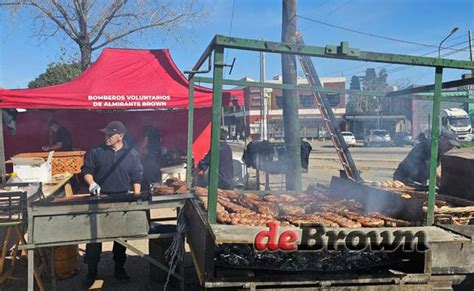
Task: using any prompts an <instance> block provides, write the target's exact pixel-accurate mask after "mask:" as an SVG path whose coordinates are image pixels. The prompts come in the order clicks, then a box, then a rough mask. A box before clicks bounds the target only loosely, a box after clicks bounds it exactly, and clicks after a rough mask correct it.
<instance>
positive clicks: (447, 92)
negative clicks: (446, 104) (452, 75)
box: [414, 90, 474, 98]
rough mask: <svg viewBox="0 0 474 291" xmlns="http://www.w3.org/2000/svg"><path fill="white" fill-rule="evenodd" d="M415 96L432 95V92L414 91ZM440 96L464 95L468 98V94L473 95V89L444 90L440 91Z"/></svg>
mask: <svg viewBox="0 0 474 291" xmlns="http://www.w3.org/2000/svg"><path fill="white" fill-rule="evenodd" d="M414 95H416V96H433V95H434V93H430V92H425V93H416V94H414ZM441 96H442V97H465V98H469V96H473V97H474V90H457V91H444V92H441Z"/></svg>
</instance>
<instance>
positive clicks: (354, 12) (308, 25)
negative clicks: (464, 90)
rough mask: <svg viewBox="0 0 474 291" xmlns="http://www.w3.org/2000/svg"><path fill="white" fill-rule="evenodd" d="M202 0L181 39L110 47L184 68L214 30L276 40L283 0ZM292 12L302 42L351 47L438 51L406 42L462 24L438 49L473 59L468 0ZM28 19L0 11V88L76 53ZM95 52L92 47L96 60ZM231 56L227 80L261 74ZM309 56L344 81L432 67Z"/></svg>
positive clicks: (313, 2) (269, 61)
mask: <svg viewBox="0 0 474 291" xmlns="http://www.w3.org/2000/svg"><path fill="white" fill-rule="evenodd" d="M102 1H105V0H102ZM201 3H202V5H203V6H204V7H205V9H206V11H208V13H209V15H208V16H207V17H206V18H205V19H203V21H199V22H195V23H188V24H186V26H185V27H184V28H182V30H181V35H182V37H181V39H180V40H176V39H167V38H166V37H163V36H162V34H160V32H149V33H146V34H145V35H144V36H143V37H139V36H135V37H132V38H131V39H130V42H129V43H127V44H125V45H124V44H123V43H121V44H117V45H115V46H116V47H128V48H146V49H160V48H169V49H170V52H171V55H172V57H173V59H174V61H175V62H176V64H177V65H178V67H179V69H180V70H181V71H184V70H189V69H190V68H192V67H193V66H194V64H195V63H196V62H197V60H198V59H199V57H200V56H201V54H202V53H203V51H204V50H205V48H206V47H207V45H208V44H209V42H210V41H211V40H212V38H213V36H214V35H216V34H221V35H230V36H235V37H241V38H250V39H262V40H269V41H281V15H282V1H280V0H259V1H257V0H214V1H211V0H203V1H201ZM297 15H298V19H297V27H298V30H299V31H301V33H302V35H303V37H304V39H305V42H306V44H310V45H314V46H321V47H324V46H326V45H327V44H331V45H338V44H339V43H340V42H341V41H348V42H349V46H350V47H353V48H359V49H361V50H365V51H374V52H385V53H397V54H409V55H425V56H433V57H436V56H437V55H438V51H437V49H436V48H433V47H425V46H422V45H415V44H410V43H406V42H416V43H419V44H428V45H434V46H438V45H439V43H440V41H441V40H442V39H443V38H444V37H445V36H447V35H448V34H449V32H450V31H451V30H452V29H453V28H454V27H459V30H458V31H457V32H456V33H455V34H453V35H452V36H451V37H450V38H449V39H448V40H447V41H446V42H444V44H443V47H452V49H451V50H447V49H446V50H445V49H443V50H441V55H442V56H443V55H444V56H445V58H452V59H458V60H469V57H470V56H469V50H468V44H469V42H468V30H474V1H473V0H384V1H380V0H299V1H297ZM307 18H309V19H311V20H308V19H307ZM321 22H323V23H326V24H327V25H324V24H321ZM31 24H32V20H31V18H30V16H29V15H27V14H25V15H19V16H18V17H17V18H16V19H15V20H11V19H10V18H8V17H7V16H6V14H5V12H4V11H1V10H0V42H1V44H0V87H3V88H11V89H13V88H25V87H27V85H28V82H29V81H31V80H33V79H35V78H36V77H37V76H38V75H39V74H41V73H43V72H44V71H45V70H46V68H47V65H48V64H50V63H53V62H58V61H59V60H60V59H65V60H72V59H74V58H75V57H78V48H77V47H76V46H75V45H74V44H73V43H71V42H70V41H67V39H66V38H65V37H64V36H63V35H61V34H57V35H56V36H55V37H54V38H50V39H48V40H39V39H38V38H36V37H34V36H32V32H31ZM332 26H339V27H342V28H336V27H332ZM343 28H346V29H343ZM347 29H350V30H354V31H358V32H359V33H356V32H354V31H348V30H347ZM366 34H372V35H377V36H379V37H374V36H368V35H366ZM380 37H382V38H380ZM384 38H392V39H397V40H398V41H392V40H387V39H384ZM453 49H457V50H458V51H456V50H453ZM99 53H100V51H99V52H95V53H94V55H93V59H95V58H96V57H97V56H98V55H99ZM234 57H235V58H236V63H235V66H234V69H233V72H232V75H230V76H229V75H228V74H227V73H226V75H225V76H224V77H225V78H227V79H240V78H243V77H250V78H253V79H256V80H258V79H259V78H260V76H259V55H258V53H256V52H246V51H235V50H230V51H226V54H225V60H226V62H227V63H229V64H230V63H231V62H232V59H233V58H234ZM313 62H314V64H315V66H316V70H317V71H318V73H319V75H320V76H321V77H338V76H346V78H347V80H348V81H349V80H350V79H351V76H352V75H354V74H355V75H363V74H364V72H365V70H366V69H367V68H376V69H377V71H378V70H380V69H381V68H385V69H387V71H388V76H389V79H388V80H389V83H390V84H393V85H399V86H404V85H407V84H417V85H422V84H431V83H433V82H434V69H433V68H420V67H410V66H400V65H388V64H380V63H368V62H356V61H341V60H334V59H321V58H313ZM299 72H300V73H301V70H300V69H299ZM464 73H469V72H468V71H463V70H445V74H444V77H443V81H449V80H455V79H460V78H461V75H462V74H464ZM279 74H281V60H280V55H275V54H267V55H266V76H267V79H271V78H272V77H273V76H276V75H279Z"/></svg>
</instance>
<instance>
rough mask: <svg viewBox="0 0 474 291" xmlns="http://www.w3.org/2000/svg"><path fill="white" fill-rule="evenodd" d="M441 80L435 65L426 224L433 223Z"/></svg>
mask: <svg viewBox="0 0 474 291" xmlns="http://www.w3.org/2000/svg"><path fill="white" fill-rule="evenodd" d="M442 82H443V68H442V67H436V74H435V91H434V99H433V114H432V121H431V124H432V125H431V159H430V184H429V192H428V213H427V216H426V224H427V225H432V224H433V223H434V206H435V194H436V193H435V187H436V168H437V166H438V142H439V115H440V107H441V83H442Z"/></svg>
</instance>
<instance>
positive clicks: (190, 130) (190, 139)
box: [186, 78, 194, 189]
mask: <svg viewBox="0 0 474 291" xmlns="http://www.w3.org/2000/svg"><path fill="white" fill-rule="evenodd" d="M193 125H194V78H191V79H189V108H188V147H187V156H186V157H187V159H186V186H187V187H188V189H191V184H192V171H193V168H194V164H193Z"/></svg>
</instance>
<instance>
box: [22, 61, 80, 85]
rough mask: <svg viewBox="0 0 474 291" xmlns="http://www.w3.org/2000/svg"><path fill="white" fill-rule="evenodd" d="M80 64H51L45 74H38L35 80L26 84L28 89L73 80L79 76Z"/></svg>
mask: <svg viewBox="0 0 474 291" xmlns="http://www.w3.org/2000/svg"><path fill="white" fill-rule="evenodd" d="M81 72H82V71H81V64H80V63H78V62H75V63H51V64H49V65H48V68H47V69H46V72H44V73H42V74H40V75H39V76H38V77H36V79H34V80H33V81H30V82H29V83H28V88H30V89H31V88H39V87H46V86H52V85H57V84H61V83H65V82H68V81H71V80H74V79H75V78H77V76H79V75H80V74H81Z"/></svg>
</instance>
